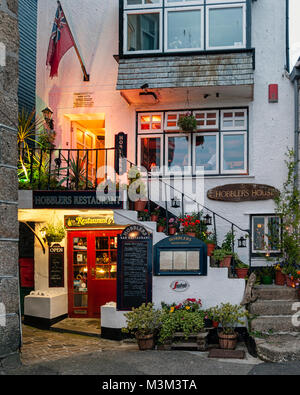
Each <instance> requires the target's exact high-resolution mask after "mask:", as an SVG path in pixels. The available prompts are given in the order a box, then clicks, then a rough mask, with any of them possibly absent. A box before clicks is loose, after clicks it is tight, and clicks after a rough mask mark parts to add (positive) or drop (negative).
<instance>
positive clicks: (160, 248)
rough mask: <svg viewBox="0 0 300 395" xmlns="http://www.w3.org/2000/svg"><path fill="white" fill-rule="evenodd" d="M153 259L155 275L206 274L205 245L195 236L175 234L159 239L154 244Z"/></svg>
mask: <svg viewBox="0 0 300 395" xmlns="http://www.w3.org/2000/svg"><path fill="white" fill-rule="evenodd" d="M154 259H155V261H154V268H155V275H157V276H178V275H187V276H190V275H198V276H206V275H207V247H206V244H205V243H204V242H203V241H201V240H199V239H196V238H195V237H191V236H187V235H176V236H172V237H168V238H166V239H163V240H161V241H160V242H159V243H157V244H156V245H155V251H154ZM178 290H179V288H178Z"/></svg>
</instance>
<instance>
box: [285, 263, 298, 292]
mask: <svg viewBox="0 0 300 395" xmlns="http://www.w3.org/2000/svg"><path fill="white" fill-rule="evenodd" d="M282 273H283V274H284V275H285V279H286V285H287V286H288V287H293V288H295V287H296V286H297V283H298V282H299V278H300V271H299V268H298V267H297V266H295V265H291V264H290V265H286V266H284V268H283V269H282Z"/></svg>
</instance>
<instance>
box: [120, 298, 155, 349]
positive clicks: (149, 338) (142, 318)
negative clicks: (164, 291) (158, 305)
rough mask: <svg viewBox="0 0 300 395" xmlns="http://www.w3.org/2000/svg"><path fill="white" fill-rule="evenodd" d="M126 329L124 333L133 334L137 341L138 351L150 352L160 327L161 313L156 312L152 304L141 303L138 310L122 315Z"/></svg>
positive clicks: (133, 309)
mask: <svg viewBox="0 0 300 395" xmlns="http://www.w3.org/2000/svg"><path fill="white" fill-rule="evenodd" d="M124 316H125V318H126V324H127V327H126V328H122V331H123V332H124V333H133V334H134V335H135V337H136V339H137V342H138V346H139V349H140V350H151V349H153V347H154V335H155V334H156V333H158V331H159V329H160V327H161V325H162V312H161V310H156V309H154V307H153V304H152V303H148V304H147V305H146V304H145V303H143V304H142V305H141V306H140V307H138V308H132V311H130V312H129V313H126V314H124Z"/></svg>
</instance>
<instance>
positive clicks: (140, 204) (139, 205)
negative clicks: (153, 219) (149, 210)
mask: <svg viewBox="0 0 300 395" xmlns="http://www.w3.org/2000/svg"><path fill="white" fill-rule="evenodd" d="M146 204H147V201H146V200H137V201H136V202H134V209H135V211H144V210H145V207H146Z"/></svg>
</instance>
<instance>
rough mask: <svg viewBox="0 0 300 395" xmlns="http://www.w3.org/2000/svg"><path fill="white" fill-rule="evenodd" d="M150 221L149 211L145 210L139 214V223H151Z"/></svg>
mask: <svg viewBox="0 0 300 395" xmlns="http://www.w3.org/2000/svg"><path fill="white" fill-rule="evenodd" d="M149 220H150V215H149V210H147V209H146V208H145V209H144V210H143V211H140V212H139V221H149Z"/></svg>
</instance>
